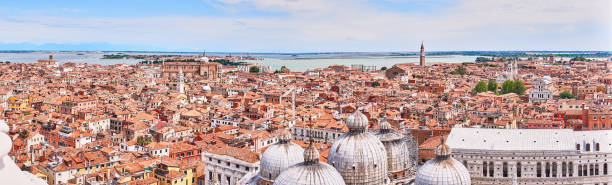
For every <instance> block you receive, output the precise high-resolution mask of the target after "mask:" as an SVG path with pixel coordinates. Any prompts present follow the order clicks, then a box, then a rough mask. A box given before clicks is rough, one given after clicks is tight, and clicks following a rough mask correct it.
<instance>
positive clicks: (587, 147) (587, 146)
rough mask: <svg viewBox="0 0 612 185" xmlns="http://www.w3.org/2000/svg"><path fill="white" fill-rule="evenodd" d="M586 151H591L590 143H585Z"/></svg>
mask: <svg viewBox="0 0 612 185" xmlns="http://www.w3.org/2000/svg"><path fill="white" fill-rule="evenodd" d="M586 151H587V152H588V151H591V144H590V143H587V144H586Z"/></svg>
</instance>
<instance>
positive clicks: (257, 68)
mask: <svg viewBox="0 0 612 185" xmlns="http://www.w3.org/2000/svg"><path fill="white" fill-rule="evenodd" d="M249 72H251V73H259V67H257V66H251V68H250V69H249Z"/></svg>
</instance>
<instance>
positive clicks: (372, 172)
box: [328, 111, 388, 184]
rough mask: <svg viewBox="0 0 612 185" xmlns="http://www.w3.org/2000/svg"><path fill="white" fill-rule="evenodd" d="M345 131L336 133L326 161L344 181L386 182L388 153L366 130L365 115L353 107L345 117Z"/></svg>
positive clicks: (351, 182) (361, 182)
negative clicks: (346, 128)
mask: <svg viewBox="0 0 612 185" xmlns="http://www.w3.org/2000/svg"><path fill="white" fill-rule="evenodd" d="M348 125H350V126H349V128H351V130H350V131H349V132H348V133H345V134H343V135H341V136H340V137H338V138H337V139H336V141H334V143H333V144H332V146H331V148H330V149H329V155H328V163H329V164H331V165H332V166H333V167H334V168H336V170H338V172H340V174H341V175H342V177H343V178H344V182H346V183H347V184H385V181H386V179H387V175H388V174H387V172H388V169H387V155H386V153H387V152H386V151H385V146H384V145H383V143H382V142H381V141H380V140H379V139H378V138H377V137H376V136H374V135H373V134H371V133H369V132H365V129H366V127H367V125H368V119H367V118H366V117H365V115H363V114H362V113H361V112H359V111H356V112H355V113H354V114H352V115H351V116H349V118H348V119H347V126H348Z"/></svg>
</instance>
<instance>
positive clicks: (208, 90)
mask: <svg viewBox="0 0 612 185" xmlns="http://www.w3.org/2000/svg"><path fill="white" fill-rule="evenodd" d="M202 91H204V92H210V91H212V88H210V86H208V85H205V86H204V87H202Z"/></svg>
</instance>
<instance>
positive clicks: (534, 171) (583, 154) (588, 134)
mask: <svg viewBox="0 0 612 185" xmlns="http://www.w3.org/2000/svg"><path fill="white" fill-rule="evenodd" d="M447 143H448V145H449V146H450V147H451V148H453V152H452V154H453V157H454V158H455V159H457V160H459V161H460V162H461V163H463V164H464V165H465V166H466V167H467V169H468V170H469V171H470V176H471V179H472V184H584V185H607V184H609V183H610V182H612V174H611V173H612V170H610V165H612V130H598V131H573V130H571V129H481V128H453V130H452V131H451V134H450V135H449V136H448V142H447Z"/></svg>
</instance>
